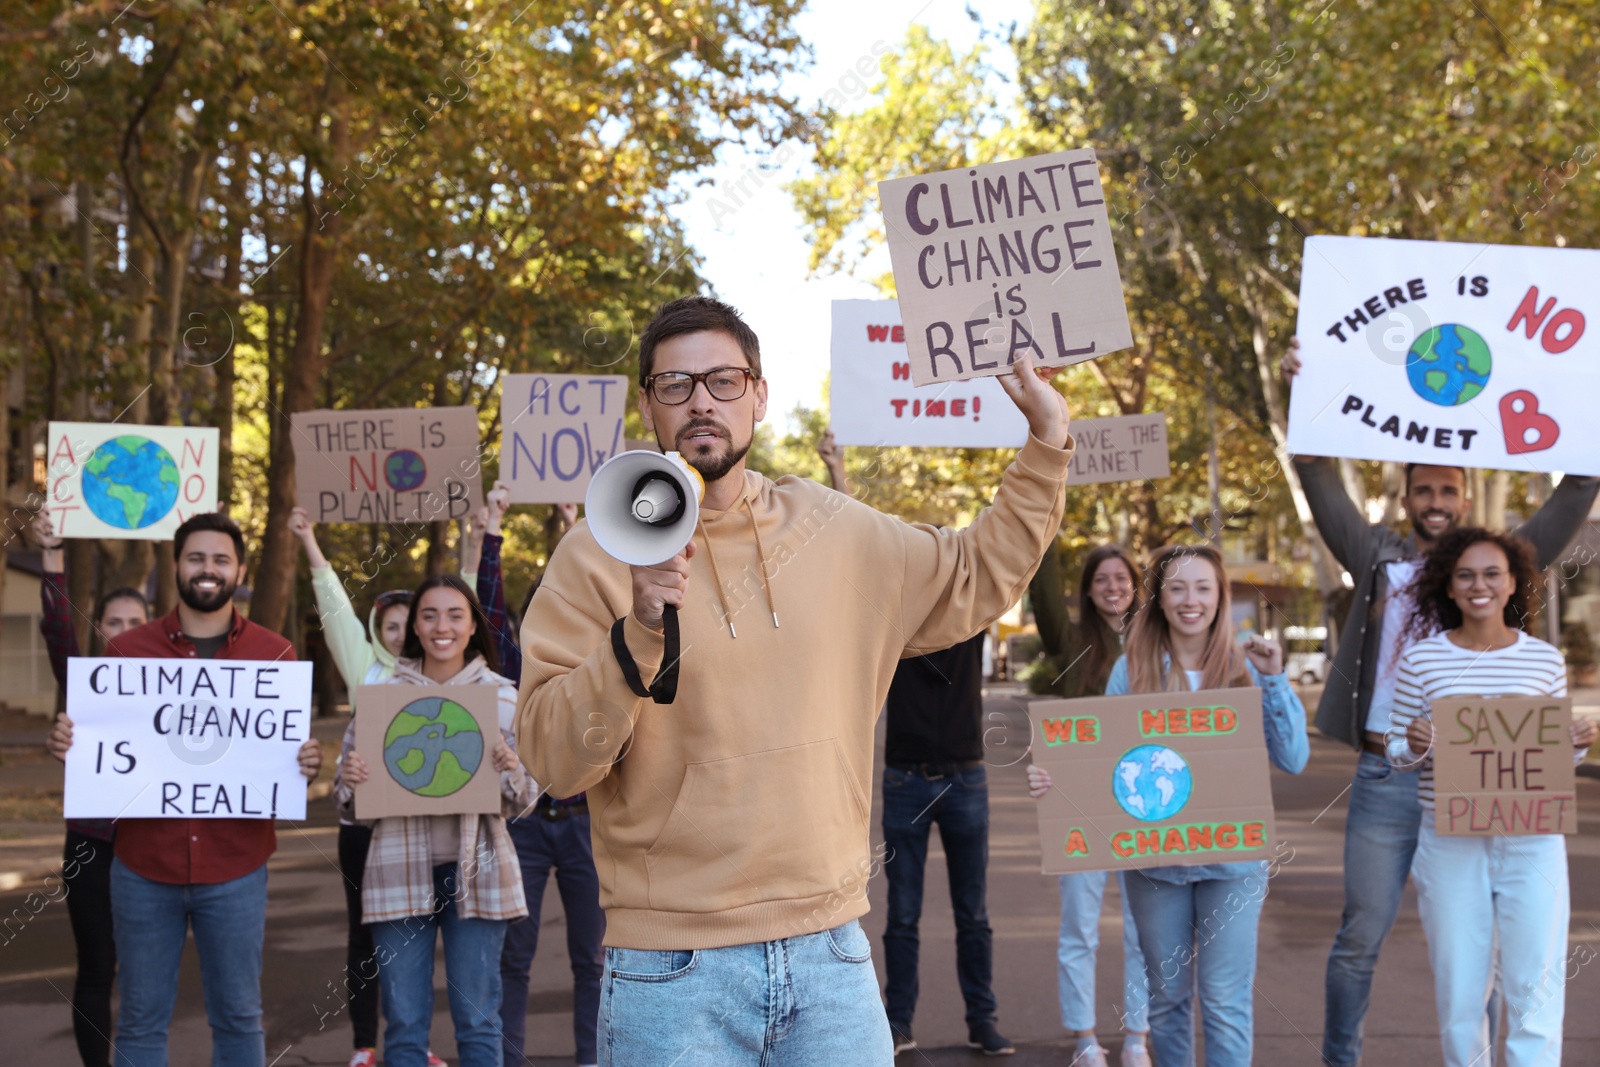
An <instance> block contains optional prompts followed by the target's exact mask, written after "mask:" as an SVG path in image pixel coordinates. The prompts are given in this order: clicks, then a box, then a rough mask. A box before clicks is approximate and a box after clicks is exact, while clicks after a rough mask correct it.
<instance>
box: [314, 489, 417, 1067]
mask: <svg viewBox="0 0 1600 1067" xmlns="http://www.w3.org/2000/svg"><path fill="white" fill-rule="evenodd" d="M289 531H290V532H291V533H293V534H294V535H295V536H296V537H298V538H299V539H300V544H301V545H302V546H303V547H304V548H305V552H306V560H307V561H308V562H309V563H310V564H311V590H312V592H313V593H314V594H315V595H316V598H317V618H318V619H319V620H320V621H321V623H322V636H323V638H324V639H325V640H326V641H327V644H328V652H329V654H330V655H331V656H332V657H333V664H334V666H335V667H337V668H338V669H339V674H340V676H341V677H343V678H344V684H345V687H346V688H347V689H348V690H349V691H350V708H351V712H352V713H353V712H354V711H355V695H356V690H357V689H359V688H360V687H361V686H363V685H379V684H381V683H383V682H387V681H388V680H389V679H390V678H392V677H394V664H395V659H396V657H398V656H399V655H400V646H401V645H402V644H404V643H405V635H406V616H407V614H408V613H409V612H410V609H411V591H410V590H409V589H391V590H388V591H386V592H382V593H379V594H378V595H377V596H376V597H374V598H373V601H372V610H371V612H370V613H369V614H368V616H367V625H366V628H365V629H363V628H362V626H361V620H360V619H359V618H357V617H356V609H355V606H354V605H353V604H352V603H351V602H350V594H349V593H348V592H347V591H346V590H345V587H344V583H343V582H341V581H340V580H339V575H338V574H337V573H336V572H335V571H334V569H333V567H332V566H331V565H329V563H328V559H327V557H326V556H324V555H323V554H322V547H321V546H320V545H318V544H317V535H316V531H315V530H314V529H313V528H312V525H311V517H310V516H309V515H308V514H306V510H305V509H304V508H295V509H294V510H293V511H291V512H290V513H289ZM369 635H370V636H369ZM338 782H339V772H338V771H335V772H334V783H335V785H336V786H337V784H338ZM371 845H372V827H370V826H364V825H362V824H360V823H357V822H356V821H355V820H354V819H352V818H350V817H349V816H347V815H346V814H345V813H343V812H341V813H340V815H339V873H340V874H341V875H342V876H343V880H344V903H345V912H346V914H347V915H348V916H349V933H348V934H347V936H346V938H345V981H344V985H345V988H346V989H347V990H348V991H349V994H350V1027H351V1030H352V1031H353V1037H354V1044H355V1048H354V1050H353V1051H352V1052H351V1054H350V1062H349V1065H348V1067H375V1065H376V1064H377V1062H378V1050H377V1044H378V965H377V961H376V960H374V959H373V955H372V930H371V929H370V928H369V927H368V926H367V925H366V924H365V923H363V922H362V921H361V872H362V871H364V870H366V867H367V849H368V848H370V847H371ZM428 1067H445V1064H444V1061H443V1060H441V1059H439V1057H437V1056H435V1055H434V1054H433V1053H432V1052H431V1051H430V1052H429V1053H428Z"/></svg>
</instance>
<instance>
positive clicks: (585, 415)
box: [500, 374, 628, 504]
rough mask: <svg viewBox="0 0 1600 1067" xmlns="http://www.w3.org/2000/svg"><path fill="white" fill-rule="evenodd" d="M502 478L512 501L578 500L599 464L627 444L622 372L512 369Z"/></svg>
mask: <svg viewBox="0 0 1600 1067" xmlns="http://www.w3.org/2000/svg"><path fill="white" fill-rule="evenodd" d="M504 380H505V386H504V389H503V390H502V392H501V394H500V425H501V427H502V430H501V433H502V435H503V436H502V438H501V442H500V477H501V479H502V480H503V481H505V482H506V483H507V484H508V485H510V486H511V502H512V503H513V504H581V503H583V495H584V493H586V492H588V490H589V479H590V478H591V477H593V476H594V472H595V471H596V470H598V469H599V468H600V464H602V463H604V462H605V461H606V460H608V459H610V458H611V457H612V456H614V455H616V454H617V453H618V452H623V451H626V450H627V445H626V444H625V439H624V437H623V433H622V421H623V416H624V415H626V414H627V408H628V379H627V376H626V375H622V374H507V375H505V379H504Z"/></svg>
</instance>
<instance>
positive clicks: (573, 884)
mask: <svg viewBox="0 0 1600 1067" xmlns="http://www.w3.org/2000/svg"><path fill="white" fill-rule="evenodd" d="M506 829H507V830H509V831H510V832H511V842H512V844H514V845H516V848H517V862H518V863H519V864H520V865H521V867H522V890H523V893H524V894H526V896H527V901H528V917H527V918H526V919H525V920H523V921H522V922H514V923H512V924H511V925H510V926H508V927H507V928H506V943H505V947H504V948H503V949H502V950H501V952H500V988H501V998H500V1032H501V1033H502V1034H503V1035H504V1037H505V1062H506V1065H507V1067H517V1065H520V1064H522V1062H523V1043H524V1040H525V1039H526V1036H527V1025H528V973H529V971H530V970H531V969H532V967H533V957H534V954H535V953H536V952H537V951H538V949H539V908H540V906H541V904H542V903H543V902H544V887H545V882H546V881H547V880H548V879H549V877H550V872H551V870H552V869H553V870H554V871H555V874H556V889H557V890H558V891H559V892H560V893H561V907H562V909H563V910H565V911H566V913H567V955H568V956H569V957H570V958H571V960H572V1039H573V1042H574V1044H576V1045H577V1059H578V1062H579V1063H595V1062H598V1054H597V1052H596V1050H595V1027H596V1024H597V1022H598V1021H599V1018H600V974H601V971H602V970H603V969H604V967H605V951H604V948H603V947H602V945H601V942H602V941H603V940H604V939H605V936H606V915H605V912H604V911H603V910H601V907H600V877H599V875H597V874H596V873H595V869H594V845H593V844H592V842H591V841H590V839H589V816H587V815H574V816H572V817H571V818H568V819H562V820H560V821H553V820H550V819H547V818H545V817H544V816H542V815H538V814H534V815H525V816H523V817H522V818H520V819H508V820H506Z"/></svg>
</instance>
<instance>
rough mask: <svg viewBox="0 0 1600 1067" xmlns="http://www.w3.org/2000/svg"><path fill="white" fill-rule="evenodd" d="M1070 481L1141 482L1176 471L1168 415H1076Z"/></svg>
mask: <svg viewBox="0 0 1600 1067" xmlns="http://www.w3.org/2000/svg"><path fill="white" fill-rule="evenodd" d="M1072 439H1073V440H1074V441H1076V442H1077V448H1076V449H1074V450H1073V453H1072V470H1071V471H1070V472H1069V473H1068V474H1067V484H1068V485H1093V484H1094V483H1096V482H1138V481H1143V480H1145V479H1146V478H1165V477H1166V476H1167V475H1169V474H1171V473H1172V464H1171V462H1170V460H1169V459H1168V458H1167V416H1166V415H1165V414H1163V413H1162V412H1159V411H1158V412H1155V413H1154V414H1149V415H1115V416H1112V417H1110V418H1105V419H1073V420H1072Z"/></svg>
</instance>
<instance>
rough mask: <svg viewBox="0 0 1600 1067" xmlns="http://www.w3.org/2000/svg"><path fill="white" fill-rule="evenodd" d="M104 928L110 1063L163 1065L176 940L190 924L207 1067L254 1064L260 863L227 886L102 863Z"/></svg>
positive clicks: (257, 1062) (258, 1040)
mask: <svg viewBox="0 0 1600 1067" xmlns="http://www.w3.org/2000/svg"><path fill="white" fill-rule="evenodd" d="M111 912H112V927H113V931H114V934H115V936H116V941H117V963H118V970H119V973H118V983H119V985H120V986H121V988H122V1010H121V1017H120V1020H119V1025H118V1027H117V1042H116V1065H117V1067H166V1065H167V1027H168V1025H169V1024H170V1023H171V1022H172V1009H173V1005H174V1004H176V1003H177V999H178V965H179V963H180V962H181V961H182V959H183V942H184V940H185V938H186V937H187V936H188V933H189V928H190V926H191V925H192V926H193V927H194V947H195V950H196V951H197V952H198V953H199V954H200V986H201V989H202V991H203V992H204V995H205V1002H206V1018H207V1020H208V1021H209V1022H210V1023H211V1063H212V1065H213V1067H263V1065H264V1064H265V1063H266V1061H267V1044H266V1033H265V1032H264V1031H263V1030H262V1028H261V941H262V938H263V936H265V933H266V925H267V865H266V864H264V863H263V864H262V865H261V866H260V867H257V868H256V869H255V870H253V871H251V872H250V873H249V874H246V875H243V876H241V877H239V878H235V879H233V880H231V881H227V882H216V883H212V884H206V885H172V884H170V883H167V882H153V881H151V880H150V879H148V878H146V877H144V876H143V875H140V874H136V873H134V872H133V871H132V870H131V869H129V868H128V867H127V866H125V865H124V864H123V862H122V861H121V860H113V861H112V864H111Z"/></svg>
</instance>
